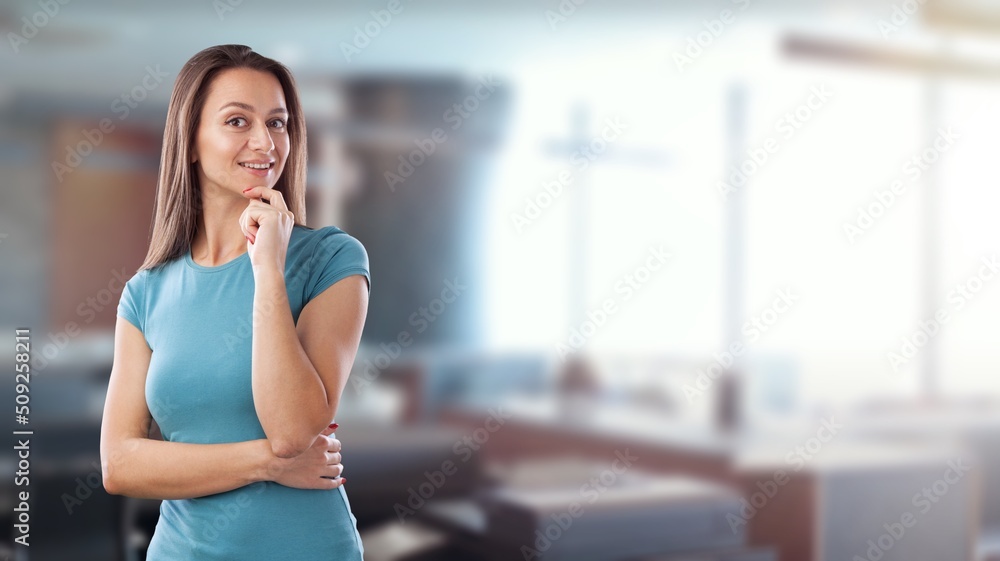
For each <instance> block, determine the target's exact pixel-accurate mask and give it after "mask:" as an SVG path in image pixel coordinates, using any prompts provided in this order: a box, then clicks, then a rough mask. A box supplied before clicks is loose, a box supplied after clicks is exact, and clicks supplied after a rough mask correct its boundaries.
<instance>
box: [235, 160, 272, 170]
mask: <svg viewBox="0 0 1000 561" xmlns="http://www.w3.org/2000/svg"><path fill="white" fill-rule="evenodd" d="M240 165H241V166H243V167H245V168H247V169H255V170H259V171H263V170H266V169H271V168H273V167H274V162H271V163H269V164H250V163H246V162H244V163H241V164H240Z"/></svg>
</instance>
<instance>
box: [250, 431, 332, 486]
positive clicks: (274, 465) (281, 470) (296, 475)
mask: <svg viewBox="0 0 1000 561" xmlns="http://www.w3.org/2000/svg"><path fill="white" fill-rule="evenodd" d="M333 430H334V429H333V428H330V427H328V428H326V429H323V432H322V433H320V435H319V436H318V437H316V440H314V441H313V443H312V446H310V447H309V448H308V449H306V451H305V452H303V453H301V454H299V455H298V456H295V457H293V458H279V457H277V456H273V457H272V458H271V465H270V466H269V467H268V477H269V479H270V480H271V481H274V482H275V483H280V484H282V485H284V486H286V487H295V488H297V489H336V488H337V487H340V486H341V485H343V484H344V481H346V479H345V478H343V477H341V476H340V474H341V473H343V471H344V466H343V465H342V464H341V463H340V462H341V455H340V449H341V445H340V441H339V440H337V438H336V437H335V436H334V434H333Z"/></svg>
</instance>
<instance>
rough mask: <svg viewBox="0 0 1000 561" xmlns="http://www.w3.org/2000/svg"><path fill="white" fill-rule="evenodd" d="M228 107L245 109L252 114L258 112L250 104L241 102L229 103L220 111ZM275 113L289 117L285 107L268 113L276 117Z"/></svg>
mask: <svg viewBox="0 0 1000 561" xmlns="http://www.w3.org/2000/svg"><path fill="white" fill-rule="evenodd" d="M227 107H239V108H240V109H243V110H244V111H250V112H253V111H256V109H254V107H253V105H250V104H248V103H243V102H240V101H230V102H229V103H227V104H225V105H223V106H222V107H220V108H219V111H222V110H223V109H225V108H227ZM275 113H283V114H285V115H287V114H288V110H287V109H285V108H284V107H275V108H274V109H272V110H271V112H270V113H268V115H274V114H275Z"/></svg>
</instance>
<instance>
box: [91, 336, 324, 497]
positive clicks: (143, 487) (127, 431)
mask: <svg viewBox="0 0 1000 561" xmlns="http://www.w3.org/2000/svg"><path fill="white" fill-rule="evenodd" d="M151 356H152V351H151V350H150V349H149V346H148V345H146V341H145V338H144V337H143V335H142V332H141V331H139V330H138V329H137V328H136V327H135V326H134V325H132V324H131V323H129V322H128V321H127V320H125V319H123V318H121V317H119V318H118V322H117V324H116V326H115V351H114V363H113V365H112V369H111V380H110V382H109V384H108V395H107V400H106V401H105V405H104V418H103V420H102V423H101V468H102V471H103V475H104V488H105V490H107V492H108V493H111V494H115V495H127V496H130V497H137V498H150V499H186V498H194V497H202V496H205V495H211V494H214V493H221V492H224V491H229V490H232V489H236V488H238V487H242V486H244V485H249V484H251V483H255V482H257V481H279V480H281V479H282V478H286V479H287V478H297V479H288V480H289V481H293V480H294V481H296V482H298V483H302V484H303V485H309V486H310V488H317V489H321V488H334V487H337V486H338V485H339V484H340V480H336V479H322V478H320V477H318V476H317V477H315V478H307V477H306V476H307V475H314V474H315V473H316V470H315V469H311V470H303V469H299V468H300V467H301V466H297V465H293V463H292V461H290V460H282V459H280V458H277V457H275V456H274V455H273V454H272V453H271V445H270V443H269V442H268V441H267V440H265V439H258V440H250V441H246V442H235V443H230V444H187V443H179V442H164V441H160V440H153V439H150V438H149V429H150V426H151V424H152V416H151V415H150V413H149V409H148V407H147V406H146V396H145V384H146V374H147V372H148V370H149V362H150V357H151ZM316 434H317V435H318V434H319V431H317V433H316ZM313 440H316V436H314V437H313ZM316 444H317V445H321V446H322V444H323V443H320V442H317V443H316ZM310 452H312V453H313V455H314V456H313V459H314V460H316V461H321V460H319V459H318V456H316V454H321V452H317V451H316V450H310ZM324 452H325V450H324ZM327 459H330V460H331V461H333V463H339V453H338V454H336V455H329V456H327ZM300 462H301V461H300ZM323 463H324V465H325V463H326V462H325V461H324V462H323ZM340 469H342V468H340V467H335V466H332V465H331V466H330V469H328V470H326V474H327V475H330V476H334V477H335V476H337V475H339V474H340ZM307 479H308V481H307ZM313 479H314V480H313ZM279 482H281V481H279Z"/></svg>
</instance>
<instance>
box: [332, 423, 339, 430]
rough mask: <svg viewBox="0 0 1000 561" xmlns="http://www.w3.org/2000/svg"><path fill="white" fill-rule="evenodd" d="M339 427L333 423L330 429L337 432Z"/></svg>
mask: <svg viewBox="0 0 1000 561" xmlns="http://www.w3.org/2000/svg"><path fill="white" fill-rule="evenodd" d="M339 426H340V425H338V424H337V423H333V424H331V425H330V428H331V429H333V430H337V427H339Z"/></svg>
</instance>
